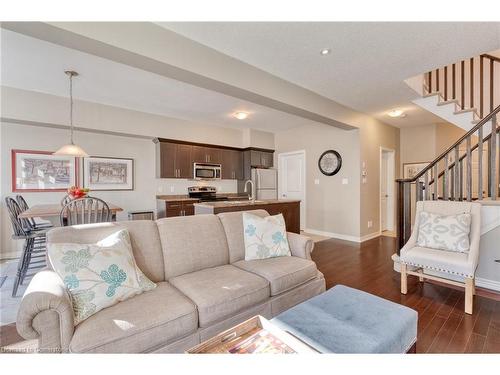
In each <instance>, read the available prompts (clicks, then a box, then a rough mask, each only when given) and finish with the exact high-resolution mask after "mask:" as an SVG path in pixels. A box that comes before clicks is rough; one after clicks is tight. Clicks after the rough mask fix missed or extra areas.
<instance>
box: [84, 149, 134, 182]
mask: <svg viewBox="0 0 500 375" xmlns="http://www.w3.org/2000/svg"><path fill="white" fill-rule="evenodd" d="M83 186H84V187H86V188H89V189H90V190H134V159H123V158H107V157H101V156H90V157H88V158H84V159H83Z"/></svg>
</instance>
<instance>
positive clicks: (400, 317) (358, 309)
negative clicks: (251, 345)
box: [271, 285, 418, 353]
mask: <svg viewBox="0 0 500 375" xmlns="http://www.w3.org/2000/svg"><path fill="white" fill-rule="evenodd" d="M417 317H418V314H417V312H416V311H415V310H412V309H410V308H408V307H405V306H402V305H399V304H397V303H394V302H391V301H387V300H385V299H383V298H380V297H376V296H374V295H371V294H368V293H365V292H362V291H360V290H357V289H353V288H349V287H347V286H344V285H337V286H335V287H333V288H331V289H329V290H328V291H326V292H325V293H323V294H320V295H319V296H316V297H314V298H311V299H310V300H307V301H305V302H302V303H301V304H299V305H297V306H294V307H292V308H291V309H289V310H287V311H285V312H283V313H281V314H279V315H278V316H276V317H275V318H274V319H272V320H271V321H272V322H273V324H276V325H277V326H278V327H280V328H281V329H283V330H285V331H288V332H290V333H291V334H293V335H294V336H296V337H298V338H299V339H301V340H302V341H304V342H305V343H307V344H308V345H310V346H312V347H313V348H315V349H316V350H318V351H319V352H321V353H406V352H408V351H411V350H410V349H414V348H415V346H414V344H416V341H417Z"/></svg>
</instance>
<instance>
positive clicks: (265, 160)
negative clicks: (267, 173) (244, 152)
mask: <svg viewBox="0 0 500 375" xmlns="http://www.w3.org/2000/svg"><path fill="white" fill-rule="evenodd" d="M249 152H250V166H251V167H257V168H260V167H263V168H271V167H272V166H273V164H274V163H273V153H272V152H268V151H258V150H250V151H249Z"/></svg>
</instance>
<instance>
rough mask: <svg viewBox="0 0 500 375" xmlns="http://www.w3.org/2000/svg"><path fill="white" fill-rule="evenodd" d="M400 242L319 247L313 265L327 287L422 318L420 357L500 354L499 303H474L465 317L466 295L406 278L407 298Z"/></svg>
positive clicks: (381, 240) (329, 243)
mask: <svg viewBox="0 0 500 375" xmlns="http://www.w3.org/2000/svg"><path fill="white" fill-rule="evenodd" d="M395 250H396V239H395V238H391V237H383V236H382V237H378V238H375V239H373V240H370V241H366V242H363V243H362V244H356V243H353V242H347V241H340V240H335V239H331V240H326V241H321V242H318V243H316V246H315V249H314V252H313V254H312V258H313V260H314V261H315V262H316V264H317V265H318V268H319V270H320V271H321V272H323V274H324V275H325V279H326V287H327V288H331V287H332V286H334V285H336V284H343V285H347V286H350V287H353V288H357V289H361V290H364V291H365V292H368V293H372V294H375V295H377V296H380V297H383V298H386V299H388V300H391V301H394V302H397V303H401V304H403V305H406V306H408V307H411V308H412V309H415V310H416V311H417V312H418V315H419V318H418V341H417V353H500V301H498V300H494V299H491V298H485V297H481V296H475V297H474V313H473V314H472V315H468V314H465V313H464V292H463V291H462V290H456V289H450V288H448V287H445V286H442V285H438V284H434V283H429V282H424V283H420V282H419V281H418V278H416V277H413V276H409V277H408V294H406V295H403V294H401V293H400V292H399V290H400V289H399V286H400V277H399V273H397V272H394V271H393V263H392V261H391V258H390V257H391V255H392V254H394V253H395Z"/></svg>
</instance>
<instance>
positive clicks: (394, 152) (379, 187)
mask: <svg viewBox="0 0 500 375" xmlns="http://www.w3.org/2000/svg"><path fill="white" fill-rule="evenodd" d="M384 151H386V152H390V153H391V154H392V156H391V158H392V161H393V164H394V165H393V167H392V177H393V180H394V181H395V180H396V150H394V149H392V148H387V147H382V146H380V147H379V161H378V227H379V231H380V233H382V198H381V196H380V192H381V191H382V179H381V178H380V177H381V176H380V174H381V172H382V152H384ZM388 188H389V187H388ZM391 193H392V204H391V209H392V213H391V215H392V228H391V229H389V228H388V229H387V230H390V231H394V229H395V227H396V215H395V207H396V189H395V187H394V186H392V187H391Z"/></svg>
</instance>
